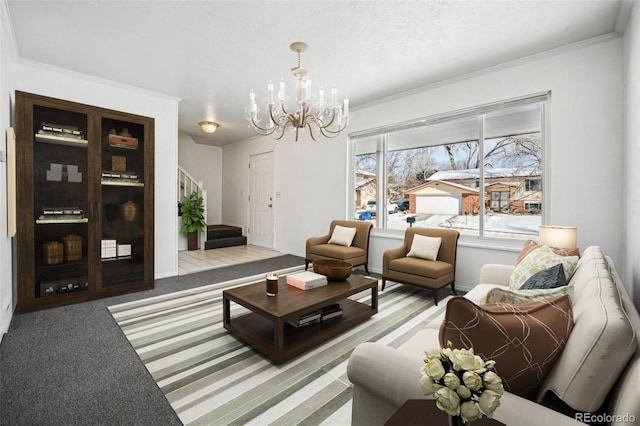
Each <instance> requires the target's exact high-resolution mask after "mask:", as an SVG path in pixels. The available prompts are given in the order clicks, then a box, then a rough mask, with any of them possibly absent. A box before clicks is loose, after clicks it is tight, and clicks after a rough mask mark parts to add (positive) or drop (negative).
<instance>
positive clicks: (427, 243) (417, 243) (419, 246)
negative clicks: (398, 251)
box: [407, 234, 442, 260]
mask: <svg viewBox="0 0 640 426" xmlns="http://www.w3.org/2000/svg"><path fill="white" fill-rule="evenodd" d="M440 244H442V238H440V237H427V236H426V235H420V234H416V235H415V236H414V237H413V242H412V243H411V250H409V253H407V256H409V257H419V258H422V259H427V260H436V258H437V257H438V251H439V250H440Z"/></svg>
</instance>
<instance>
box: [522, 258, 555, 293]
mask: <svg viewBox="0 0 640 426" xmlns="http://www.w3.org/2000/svg"><path fill="white" fill-rule="evenodd" d="M563 285H567V279H566V278H565V276H564V268H563V267H562V264H560V263H558V264H557V265H554V266H552V267H551V268H548V269H544V270H542V271H540V272H536V273H535V274H533V275H531V276H530V277H529V279H527V281H525V282H524V284H522V285H521V286H520V290H534V289H538V288H555V287H562V286H563Z"/></svg>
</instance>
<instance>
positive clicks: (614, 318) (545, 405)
mask: <svg viewBox="0 0 640 426" xmlns="http://www.w3.org/2000/svg"><path fill="white" fill-rule="evenodd" d="M513 268H514V267H513V266H508V265H485V266H484V267H483V268H482V270H481V272H480V284H479V285H477V286H476V287H474V289H473V290H472V291H470V292H469V293H467V294H466V295H465V297H466V298H468V299H469V300H471V301H473V302H474V303H477V304H481V303H482V301H483V297H484V295H485V294H486V293H487V291H488V290H489V289H491V288H493V287H497V286H506V287H508V283H509V277H510V275H511V272H512V270H513ZM569 285H570V286H572V287H573V296H572V310H573V317H574V327H573V330H572V331H571V334H570V335H569V338H568V340H567V343H566V346H565V348H564V351H563V352H562V353H561V354H560V356H559V358H558V359H557V361H556V362H555V364H554V366H553V368H552V370H551V372H550V374H549V375H548V376H547V377H546V379H545V381H544V383H543V384H542V388H541V389H540V392H539V393H538V398H537V401H538V402H536V401H531V400H528V399H524V398H521V397H519V396H516V395H513V394H510V393H508V392H505V394H504V395H503V397H502V399H501V405H500V407H498V409H497V410H496V412H495V413H494V417H495V418H496V419H497V420H499V421H501V422H502V423H504V424H507V425H519V426H520V425H524V426H526V425H575V424H580V422H577V421H576V420H582V421H585V423H588V422H591V421H594V420H604V423H605V424H612V425H629V424H640V350H637V348H638V346H639V344H640V337H639V332H640V317H639V316H638V311H637V310H636V308H635V307H634V305H633V302H632V299H631V298H630V297H629V294H628V293H627V291H626V289H625V287H624V285H623V283H622V281H621V279H620V277H619V275H618V273H617V271H616V269H615V267H614V265H613V262H612V261H611V259H610V258H608V257H606V256H604V254H603V253H602V250H601V249H600V248H599V247H597V246H592V247H589V248H587V249H586V250H585V251H584V253H583V255H582V257H581V258H580V260H579V262H578V266H577V268H576V271H575V273H574V274H573V275H572V277H571V280H570V281H569ZM441 322H442V319H441V318H440V319H438V320H435V321H433V322H432V323H430V324H428V325H427V326H426V328H425V329H423V330H420V331H419V332H418V333H417V334H416V335H415V336H413V337H412V338H411V339H410V340H409V341H407V342H405V343H404V344H402V345H401V346H400V347H398V348H392V347H389V346H385V345H382V344H379V343H363V344H361V345H359V346H358V347H357V348H356V349H355V350H354V352H353V353H352V355H351V357H350V359H349V363H348V368H347V372H348V376H349V379H350V380H351V382H352V383H353V410H352V416H353V417H352V420H353V421H352V424H353V425H356V426H357V425H376V424H384V422H385V420H387V419H388V418H389V417H390V416H391V415H393V413H394V412H395V411H396V410H397V409H398V408H399V407H400V406H401V405H402V404H403V403H404V402H405V401H406V400H408V399H420V398H427V397H425V396H424V395H423V394H422V390H421V387H420V380H419V376H420V375H419V373H418V369H419V368H420V366H421V365H422V358H423V351H424V350H425V349H428V348H432V347H437V346H440V345H439V340H438V330H439V327H440V324H441ZM551 406H553V408H550V407H551Z"/></svg>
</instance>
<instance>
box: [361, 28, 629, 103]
mask: <svg viewBox="0 0 640 426" xmlns="http://www.w3.org/2000/svg"><path fill="white" fill-rule="evenodd" d="M620 38H621V37H620V35H619V34H617V33H615V32H611V33H608V34H603V35H600V36H597V37H592V38H589V39H586V40H581V41H578V42H575V43H571V44H567V45H564V46H560V47H557V48H555V49H550V50H546V51H544V52H540V53H535V54H533V55H528V56H523V57H522V58H518V59H514V60H511V61H507V62H503V63H501V64H498V65H492V66H489V67H486V68H482V69H479V70H477V71H471V72H468V73H464V74H460V75H457V76H454V77H451V78H447V79H444V80H440V81H436V82H433V83H430V84H426V85H424V86H419V87H416V88H414V89H410V90H407V91H404V92H399V93H396V94H394V95H391V96H387V97H384V98H380V99H377V100H374V101H370V102H366V103H364V104H359V105H357V106H355V105H354V106H352V107H351V110H353V111H358V110H362V109H365V108H369V107H373V106H377V105H380V104H384V103H387V102H391V101H394V100H397V99H402V98H406V97H407V96H411V95H415V94H418V93H422V92H426V91H429V90H433V89H436V88H439V87H443V86H448V85H450V84H453V83H457V82H460V81H465V80H469V79H471V78H475V77H480V76H483V75H487V74H492V73H494V72H497V71H501V70H504V69H508V68H512V67H515V66H518V65H523V64H527V63H531V62H534V61H538V60H540V59H545V58H550V57H553V56H556V55H559V54H563V53H567V52H572V51H576V50H580V49H583V48H585V47H588V46H592V45H596V44H600V43H605V42H608V41H611V40H615V39H620Z"/></svg>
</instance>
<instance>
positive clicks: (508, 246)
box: [371, 228, 535, 253]
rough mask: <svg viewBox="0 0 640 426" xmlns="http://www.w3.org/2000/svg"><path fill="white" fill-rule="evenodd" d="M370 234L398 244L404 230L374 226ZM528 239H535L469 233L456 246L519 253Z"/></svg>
mask: <svg viewBox="0 0 640 426" xmlns="http://www.w3.org/2000/svg"><path fill="white" fill-rule="evenodd" d="M371 236H372V237H373V238H381V239H387V240H396V241H398V242H399V243H398V244H401V242H402V241H403V240H404V231H400V230H383V229H378V228H374V229H372V230H371ZM528 239H535V237H534V236H533V235H532V236H531V238H527V239H522V240H511V239H498V238H479V237H473V236H470V235H460V239H459V240H458V246H460V247H470V248H477V249H484V250H497V251H506V252H514V253H519V252H520V251H521V250H522V245H523V244H524V242H525V241H526V240H528Z"/></svg>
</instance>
